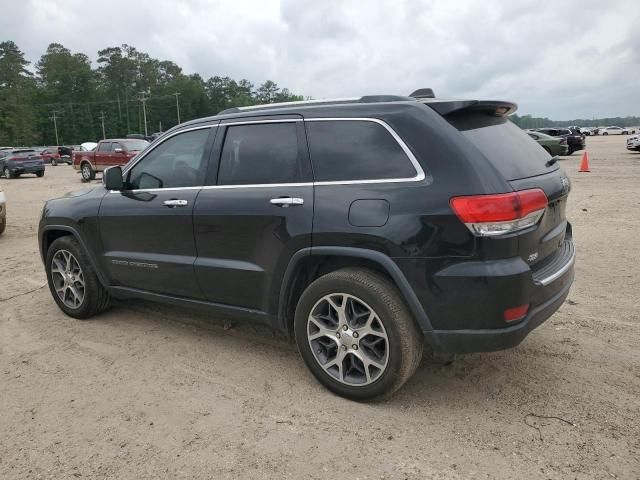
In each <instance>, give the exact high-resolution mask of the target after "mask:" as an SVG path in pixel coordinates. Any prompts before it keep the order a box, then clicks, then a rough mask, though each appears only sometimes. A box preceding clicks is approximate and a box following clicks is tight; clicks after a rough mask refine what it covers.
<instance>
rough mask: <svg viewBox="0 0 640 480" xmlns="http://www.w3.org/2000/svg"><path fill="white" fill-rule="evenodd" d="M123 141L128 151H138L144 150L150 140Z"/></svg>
mask: <svg viewBox="0 0 640 480" xmlns="http://www.w3.org/2000/svg"><path fill="white" fill-rule="evenodd" d="M120 143H122V144H123V145H124V146H125V148H126V149H127V150H128V151H130V152H131V151H134V152H138V151H140V150H144V149H145V148H146V147H147V145H149V142H147V141H146V140H122V141H121V142H120Z"/></svg>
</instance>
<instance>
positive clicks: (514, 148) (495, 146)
mask: <svg viewBox="0 0 640 480" xmlns="http://www.w3.org/2000/svg"><path fill="white" fill-rule="evenodd" d="M445 118H446V119H447V120H448V121H449V123H451V124H452V125H453V126H454V127H456V128H457V129H458V130H459V131H460V133H462V135H463V136H464V137H465V138H466V139H467V140H469V141H470V142H471V143H472V144H473V145H474V146H475V147H476V148H477V149H478V150H479V151H480V153H482V154H483V155H484V156H485V157H486V158H487V160H489V161H490V162H491V163H492V164H493V166H494V167H495V168H496V169H497V170H498V171H500V173H502V175H504V176H505V178H506V179H507V180H517V179H519V178H527V177H533V176H536V175H542V174H545V173H549V172H552V171H553V170H556V169H557V168H559V167H558V165H557V163H556V164H554V165H552V166H550V167H548V166H547V162H548V161H549V154H548V153H547V152H546V151H545V150H544V149H542V148H540V145H538V143H537V142H535V141H534V140H533V139H531V138H530V137H529V136H528V135H527V134H526V132H524V131H523V130H522V129H521V128H520V127H518V126H517V125H515V124H514V123H512V122H511V121H510V120H508V119H507V118H505V117H496V116H493V115H488V114H486V113H483V112H460V113H457V114H452V115H448V116H446V117H445Z"/></svg>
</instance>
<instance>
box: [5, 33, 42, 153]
mask: <svg viewBox="0 0 640 480" xmlns="http://www.w3.org/2000/svg"><path fill="white" fill-rule="evenodd" d="M28 65H29V62H28V61H27V60H26V59H25V58H24V53H23V52H22V51H21V50H20V49H19V48H18V46H17V45H16V44H15V43H14V42H11V41H7V42H2V43H0V145H28V144H30V143H33V142H34V141H36V139H37V137H38V134H37V129H36V126H35V122H34V112H33V102H34V96H35V91H36V86H35V83H34V80H33V78H32V74H31V72H30V71H29V70H28V69H27V66H28Z"/></svg>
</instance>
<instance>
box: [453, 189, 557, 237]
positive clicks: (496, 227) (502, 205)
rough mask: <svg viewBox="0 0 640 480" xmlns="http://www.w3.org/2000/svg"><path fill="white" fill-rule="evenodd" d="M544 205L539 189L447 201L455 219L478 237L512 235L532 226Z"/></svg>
mask: <svg viewBox="0 0 640 480" xmlns="http://www.w3.org/2000/svg"><path fill="white" fill-rule="evenodd" d="M547 204H548V201H547V196H546V195H545V193H544V192H543V191H542V190H541V189H539V188H533V189H530V190H521V191H519V192H511V193H499V194H496V195H469V196H464V197H453V198H452V199H451V200H450V205H451V208H452V209H453V211H454V212H455V214H456V215H457V216H458V218H459V219H460V220H461V221H462V222H463V223H464V224H465V225H466V226H467V228H468V229H469V230H471V232H472V233H474V234H475V235H479V236H482V237H491V236H495V235H504V234H507V233H513V232H517V231H519V230H523V229H525V228H528V227H531V226H533V225H535V224H536V223H538V220H540V217H542V214H543V213H544V211H545V209H546V208H547Z"/></svg>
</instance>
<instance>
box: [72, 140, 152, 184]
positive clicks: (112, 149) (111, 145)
mask: <svg viewBox="0 0 640 480" xmlns="http://www.w3.org/2000/svg"><path fill="white" fill-rule="evenodd" d="M147 145H149V142H147V141H146V140H140V139H131V138H115V139H109V140H101V141H100V142H98V145H97V147H96V148H95V150H93V151H90V152H84V151H80V152H74V153H73V168H75V169H76V170H79V171H80V173H81V174H82V181H83V182H88V181H90V180H93V179H94V178H96V173H97V172H102V171H104V169H105V168H108V167H113V166H116V165H120V166H121V165H126V163H127V162H128V161H129V160H131V159H132V158H133V157H135V156H136V155H137V154H138V152H140V151H142V150H144V149H145V148H146V147H147Z"/></svg>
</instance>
